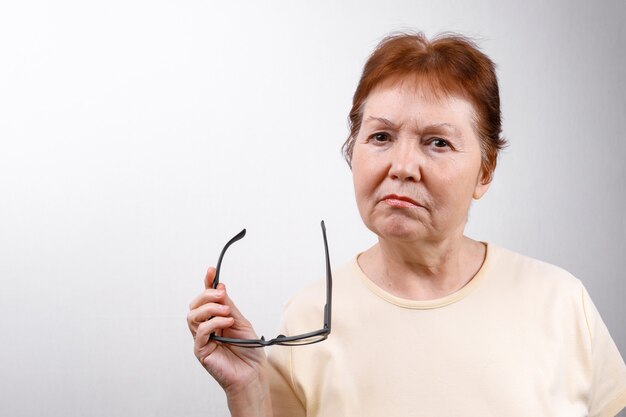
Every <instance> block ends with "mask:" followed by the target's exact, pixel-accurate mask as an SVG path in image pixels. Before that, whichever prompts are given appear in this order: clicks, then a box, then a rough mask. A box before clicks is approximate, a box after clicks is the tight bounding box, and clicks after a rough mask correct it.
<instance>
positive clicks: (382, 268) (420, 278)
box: [358, 236, 486, 300]
mask: <svg viewBox="0 0 626 417" xmlns="http://www.w3.org/2000/svg"><path fill="white" fill-rule="evenodd" d="M485 255H486V247H485V245H484V244H483V243H480V242H476V241H474V240H472V239H469V238H467V237H465V236H461V237H460V238H457V239H449V240H444V241H438V242H414V243H411V244H407V243H406V242H389V241H386V240H384V239H379V243H378V244H376V245H374V246H373V247H371V248H370V249H368V250H367V251H365V252H364V253H363V254H361V256H359V259H358V262H359V265H360V267H361V269H362V270H363V272H364V273H365V275H366V276H367V277H368V278H369V279H370V280H372V281H373V282H374V283H375V284H376V285H378V286H379V287H381V288H382V289H384V290H385V291H387V292H389V293H391V294H393V295H395V296H397V297H401V298H405V299H410V300H433V299H437V298H442V297H445V296H447V295H449V294H452V293H454V292H456V291H458V290H460V289H461V288H463V287H464V286H465V285H466V284H467V283H468V282H469V281H471V279H472V278H473V277H474V275H476V273H477V272H478V270H479V269H480V267H481V266H482V264H483V261H484V259H485Z"/></svg>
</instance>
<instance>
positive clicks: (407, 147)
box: [389, 141, 423, 182]
mask: <svg viewBox="0 0 626 417" xmlns="http://www.w3.org/2000/svg"><path fill="white" fill-rule="evenodd" d="M410 142H412V141H405V142H404V143H397V145H396V146H395V147H394V148H395V149H394V151H393V152H391V164H390V167H389V177H391V179H394V180H400V181H414V182H418V181H420V180H421V179H422V174H421V169H422V159H423V155H421V153H420V150H419V148H418V147H417V145H416V144H415V143H410Z"/></svg>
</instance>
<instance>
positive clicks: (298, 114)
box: [0, 0, 626, 416]
mask: <svg viewBox="0 0 626 417" xmlns="http://www.w3.org/2000/svg"><path fill="white" fill-rule="evenodd" d="M625 21H626V3H625V2H624V1H623V0H607V1H601V2H591V1H588V2H582V1H551V2H546V1H538V0H537V1H528V0H526V1H489V0H482V1H472V2H469V1H441V0H439V1H387V2H384V3H383V2H379V1H343V2H338V1H335V2H330V1H320V2H311V1H309V2H299V1H285V2H277V1H276V2H252V1H250V2H244V1H238V2H231V4H225V2H210V1H184V0H180V1H132V0H131V1H108V2H93V1H73V2H72V1H67V0H62V1H50V2H45V1H19V2H18V1H14V2H3V3H2V5H1V6H0V196H1V197H0V288H1V289H0V338H1V339H0V340H1V343H0V346H1V348H0V350H1V354H0V414H1V415H3V416H37V415H43V414H45V415H49V416H87V415H88V416H123V415H141V416H207V415H211V416H222V415H226V413H227V411H226V408H225V399H224V395H223V393H222V392H221V390H220V389H219V387H218V385H217V384H216V383H215V382H214V381H213V380H211V379H210V377H209V375H208V374H207V373H206V372H205V371H204V370H203V369H202V368H201V367H200V365H199V364H198V363H197V361H196V359H195V357H194V356H193V353H192V339H191V336H190V335H189V331H188V329H187V325H186V322H185V315H186V313H187V306H188V304H189V302H190V301H191V299H192V298H193V297H195V296H196V295H197V294H198V293H199V292H200V291H201V290H202V288H203V284H202V279H203V276H204V273H205V270H206V268H207V267H208V266H209V265H212V264H214V263H215V262H216V258H217V255H218V254H219V251H220V249H221V247H222V245H223V244H224V243H225V242H226V241H227V240H228V239H229V238H230V237H231V236H232V235H234V234H235V233H237V232H238V231H239V230H240V229H241V228H243V227H246V228H247V229H248V236H247V237H246V238H245V239H244V240H243V241H241V242H240V243H238V244H237V245H236V246H234V247H233V248H232V250H231V251H230V252H229V254H228V255H227V257H226V259H225V261H224V275H223V280H224V282H226V283H227V284H228V285H229V288H230V292H231V295H232V296H233V297H234V298H235V299H236V301H237V302H238V304H239V305H240V307H241V309H242V310H243V311H244V313H246V315H247V316H249V318H250V319H251V321H252V322H253V323H255V325H256V327H257V330H258V332H259V333H262V334H265V335H266V336H274V335H273V333H274V330H275V328H276V326H277V325H278V322H279V319H280V313H281V306H282V304H283V303H284V302H285V301H286V300H287V299H288V298H289V296H290V295H291V294H292V293H293V292H294V291H296V290H297V289H298V288H300V287H302V286H303V285H305V284H306V283H309V282H311V281H313V280H315V279H317V278H319V277H321V276H322V275H323V273H324V264H323V259H324V258H323V246H322V241H321V233H320V230H319V221H320V220H321V219H325V220H326V224H327V228H328V237H329V245H330V250H331V259H332V262H333V264H334V265H335V266H338V265H341V264H342V263H344V262H347V261H348V260H350V259H351V258H352V257H353V256H354V255H355V254H356V253H357V252H358V251H361V250H364V249H365V248H367V247H368V246H369V245H370V244H372V243H373V242H374V238H373V236H372V235H371V234H370V233H369V232H368V231H367V230H366V229H365V227H364V226H363V225H362V223H361V220H360V218H359V216H358V213H357V211H356V206H355V204H354V199H353V193H352V183H351V174H350V171H349V169H348V167H347V165H346V164H345V162H344V161H343V160H342V157H341V154H340V146H341V144H342V143H343V141H344V139H345V137H346V135H347V133H348V129H347V123H346V119H347V114H348V111H349V108H350V103H351V98H352V93H353V91H354V88H355V87H356V83H357V81H358V78H359V76H360V71H361V68H362V65H363V63H364V62H365V59H366V57H367V55H368V54H369V53H370V52H371V51H372V49H373V48H374V46H375V45H376V44H377V43H378V41H379V40H380V39H381V38H382V37H383V36H384V35H385V34H387V33H389V32H391V31H394V30H423V31H425V32H426V34H427V35H429V36H430V35H434V34H436V33H438V32H441V31H449V30H452V31H460V32H462V33H464V34H466V35H470V36H473V37H475V38H477V40H478V41H479V44H480V45H481V46H482V48H483V50H484V51H485V52H486V53H487V54H488V55H489V56H491V57H492V59H493V60H494V61H495V62H496V63H497V64H498V74H499V79H500V83H501V84H500V85H501V96H502V103H503V105H502V109H503V116H504V134H505V136H506V137H507V138H508V139H509V141H510V147H509V148H508V149H507V150H506V151H505V152H504V153H503V154H502V157H501V159H500V162H499V166H498V169H497V171H496V176H495V181H494V184H493V185H492V187H491V189H490V191H489V193H488V194H487V196H486V197H485V198H484V199H483V200H481V201H480V202H478V203H476V204H475V205H474V207H473V208H472V212H471V215H470V217H471V219H470V223H469V225H468V228H467V233H468V234H469V235H470V236H471V237H473V238H476V239H480V240H485V241H490V242H493V243H495V244H497V245H500V246H504V247H507V248H510V249H513V250H517V251H519V252H522V253H524V254H527V255H531V256H534V257H537V258H539V259H542V260H546V261H549V262H551V263H555V264H557V265H560V266H562V267H564V268H566V269H568V270H569V271H571V272H572V273H573V274H574V275H576V276H577V277H579V278H580V279H581V280H582V281H583V282H584V284H585V285H586V286H587V288H588V290H589V292H590V294H591V296H592V298H593V299H594V301H595V303H596V305H597V307H598V309H599V310H600V312H601V314H602V315H603V318H604V320H605V322H606V324H607V326H608V327H609V329H610V331H611V333H612V335H613V337H614V339H615V341H616V343H617V345H618V346H619V348H620V350H621V352H622V355H625V354H626V303H624V295H625V294H626V280H625V279H624V271H625V270H626V215H625V214H624V213H625V212H626V191H625V188H626V187H625V185H624V184H625V182H626V181H625V180H626V169H625V167H624V161H625V160H626V138H625V133H624V132H626V82H625V79H626V78H625V77H624V68H625V67H626V57H625V55H626V53H625V51H626V25H625V24H624V22H625ZM321 302H322V301H321Z"/></svg>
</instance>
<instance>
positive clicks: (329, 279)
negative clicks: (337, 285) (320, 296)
mask: <svg viewBox="0 0 626 417" xmlns="http://www.w3.org/2000/svg"><path fill="white" fill-rule="evenodd" d="M321 226H322V237H323V238H324V255H326V305H325V306H324V328H326V329H328V331H329V332H330V316H331V307H332V304H333V303H332V301H333V300H332V298H333V276H332V272H331V270H330V256H329V254H328V240H327V239H326V225H325V224H324V220H322V222H321Z"/></svg>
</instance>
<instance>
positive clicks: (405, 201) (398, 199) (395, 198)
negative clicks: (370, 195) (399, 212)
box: [382, 194, 422, 208]
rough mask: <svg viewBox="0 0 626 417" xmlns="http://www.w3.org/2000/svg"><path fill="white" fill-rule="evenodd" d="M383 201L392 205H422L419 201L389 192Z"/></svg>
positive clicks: (401, 206)
mask: <svg viewBox="0 0 626 417" xmlns="http://www.w3.org/2000/svg"><path fill="white" fill-rule="evenodd" d="M382 201H383V202H384V203H385V204H387V205H389V206H391V207H398V208H408V207H422V206H421V205H420V204H418V202H417V201H415V200H413V199H411V198H409V197H407V196H403V195H396V194H389V195H386V196H385V197H383V199H382Z"/></svg>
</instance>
